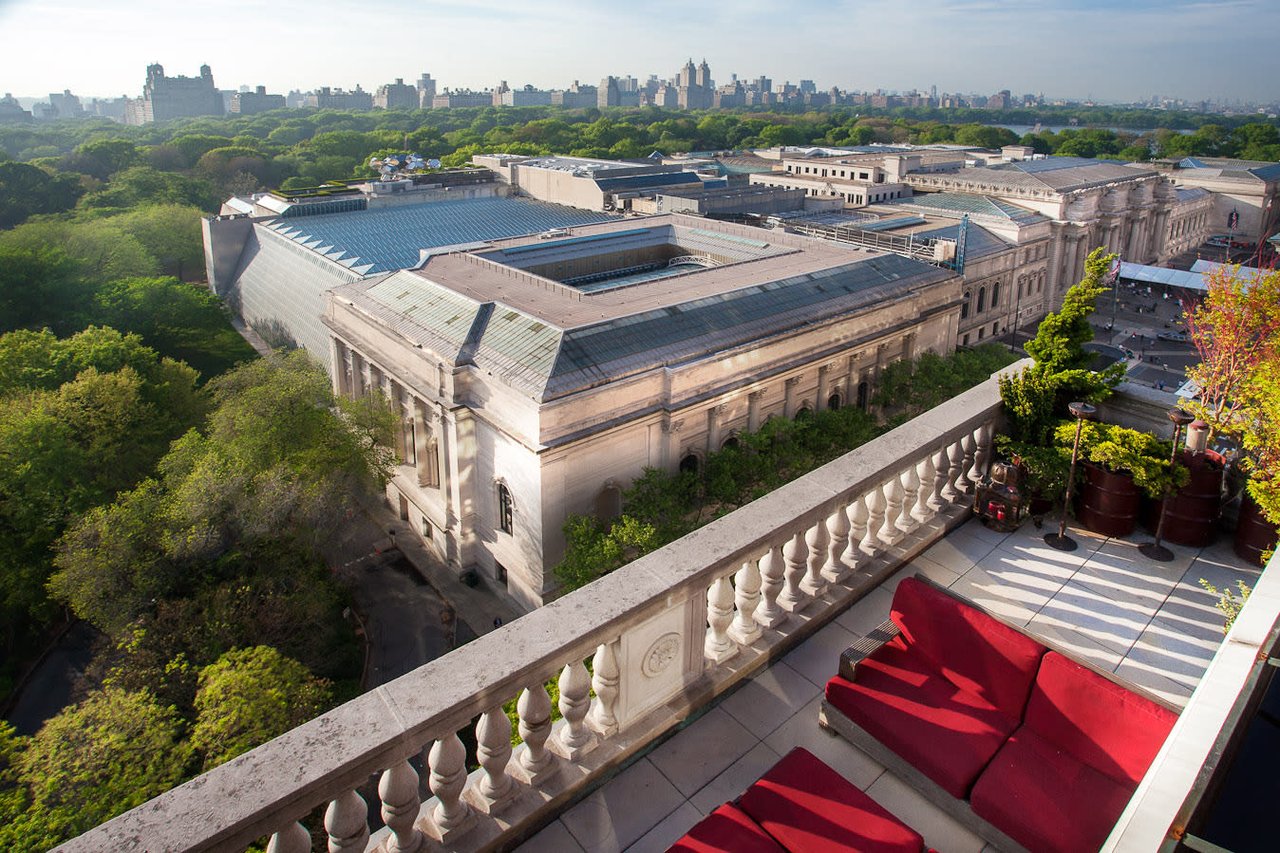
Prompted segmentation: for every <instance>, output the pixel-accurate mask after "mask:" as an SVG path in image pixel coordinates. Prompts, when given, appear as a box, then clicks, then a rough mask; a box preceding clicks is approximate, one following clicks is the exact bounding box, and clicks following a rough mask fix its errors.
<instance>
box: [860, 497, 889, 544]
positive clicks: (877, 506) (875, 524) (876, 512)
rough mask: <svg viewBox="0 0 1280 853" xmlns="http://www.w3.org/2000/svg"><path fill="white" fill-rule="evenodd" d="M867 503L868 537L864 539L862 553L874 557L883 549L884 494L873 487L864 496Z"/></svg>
mask: <svg viewBox="0 0 1280 853" xmlns="http://www.w3.org/2000/svg"><path fill="white" fill-rule="evenodd" d="M864 499H865V500H866V502H867V535H866V536H864V537H862V545H861V546H860V547H861V548H862V553H864V554H866V555H867V556H868V557H874V556H876V555H877V554H879V553H880V551H881V550H882V549H883V547H884V546H883V545H881V543H880V528H881V527H883V526H884V508H885V500H884V492H883V490H882V489H881V488H880V487H879V486H872V487H871V490H870V491H868V492H867V493H866V495H864Z"/></svg>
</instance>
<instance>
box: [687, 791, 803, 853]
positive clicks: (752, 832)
mask: <svg viewBox="0 0 1280 853" xmlns="http://www.w3.org/2000/svg"><path fill="white" fill-rule="evenodd" d="M669 850H670V853H783V848H782V847H780V846H778V842H776V841H774V840H773V837H772V836H770V835H769V833H767V832H765V831H764V830H763V829H761V828H760V827H759V826H758V825H757V824H756V822H755V821H753V820H752V819H751V818H749V817H748V816H747V815H746V814H744V813H743V812H742V811H741V810H740V809H738V808H737V807H735V806H734V805H733V803H725V804H724V805H723V806H721V807H720V808H718V809H716V810H715V811H713V812H712V813H711V814H709V815H707V816H706V817H704V818H703V819H702V820H701V821H699V822H698V823H697V824H696V825H695V826H694V827H693V829H691V830H689V832H688V833H687V834H686V835H685V836H684V837H683V838H681V839H680V840H679V841H677V842H676V843H675V844H672V845H671V847H670V848H669Z"/></svg>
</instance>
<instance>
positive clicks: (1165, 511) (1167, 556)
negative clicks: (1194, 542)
mask: <svg viewBox="0 0 1280 853" xmlns="http://www.w3.org/2000/svg"><path fill="white" fill-rule="evenodd" d="M1169 420H1171V421H1173V452H1172V453H1171V454H1170V455H1169V484H1168V485H1167V486H1165V488H1164V501H1163V502H1162V503H1161V505H1160V521H1159V523H1158V524H1156V541H1154V542H1143V543H1142V544H1141V545H1139V546H1138V550H1139V551H1141V552H1142V556H1144V557H1146V558H1147V559H1149V560H1155V561H1156V562H1158V563H1167V562H1169V561H1170V560H1172V559H1173V552H1172V551H1170V550H1169V549H1168V548H1166V547H1164V546H1163V545H1161V544H1160V539H1161V537H1162V536H1164V523H1165V520H1166V519H1167V518H1168V517H1169V504H1170V503H1172V501H1171V500H1170V498H1171V497H1172V496H1173V470H1174V466H1175V465H1176V464H1177V463H1178V444H1179V442H1180V441H1181V439H1182V428H1183V427H1184V426H1186V425H1187V424H1189V423H1191V422H1192V421H1193V420H1195V417H1194V416H1193V415H1190V414H1187V413H1186V412H1184V411H1183V410H1182V409H1178V408H1173V409H1170V410H1169Z"/></svg>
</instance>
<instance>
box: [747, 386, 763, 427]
mask: <svg viewBox="0 0 1280 853" xmlns="http://www.w3.org/2000/svg"><path fill="white" fill-rule="evenodd" d="M763 393H764V392H763V391H752V392H751V393H750V394H748V395H747V432H755V431H756V430H758V429H760V395H761V394H763Z"/></svg>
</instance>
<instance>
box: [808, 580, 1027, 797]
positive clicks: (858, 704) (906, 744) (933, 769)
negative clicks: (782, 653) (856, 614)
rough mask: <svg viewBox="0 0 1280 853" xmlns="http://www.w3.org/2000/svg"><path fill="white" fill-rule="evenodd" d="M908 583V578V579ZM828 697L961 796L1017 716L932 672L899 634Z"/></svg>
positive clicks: (834, 683)
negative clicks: (850, 679)
mask: <svg viewBox="0 0 1280 853" xmlns="http://www.w3.org/2000/svg"><path fill="white" fill-rule="evenodd" d="M903 583H906V581H903ZM854 679H855V680H854V681H847V680H845V679H843V678H840V677H839V676H837V677H835V678H833V679H831V680H830V681H828V682H827V690H826V696H827V701H828V702H830V703H831V704H832V706H834V707H835V708H836V709H837V710H839V711H840V712H841V713H843V714H844V715H845V716H846V717H848V718H849V719H850V720H852V721H853V722H855V723H857V724H858V725H859V726H861V727H862V728H863V729H864V730H866V732H867V733H868V734H870V735H871V736H872V737H874V738H875V739H876V740H878V741H880V742H881V743H883V744H884V745H885V746H887V747H889V748H890V749H892V750H893V751H894V752H896V753H898V755H900V756H902V757H903V758H904V759H906V761H907V762H908V763H910V764H911V765H913V766H914V767H915V768H916V769H918V770H919V771H920V772H922V773H923V774H924V775H926V776H928V777H929V778H930V779H932V780H933V781H935V782H937V783H938V784H939V785H941V786H942V787H943V789H945V790H946V791H947V792H948V793H950V794H951V795H952V796H953V797H958V798H961V799H963V798H964V797H965V796H966V795H967V794H968V793H969V788H970V787H971V786H972V785H973V781H974V780H975V779H977V778H978V774H979V773H981V772H982V768H983V767H985V766H986V764H987V762H988V761H990V760H991V756H993V755H995V754H996V750H998V749H999V748H1000V745H1001V744H1002V743H1004V741H1005V738H1007V737H1008V736H1009V735H1010V733H1012V732H1013V730H1014V729H1016V728H1017V727H1018V723H1019V720H1018V719H1017V718H1016V717H1011V716H1009V715H1007V714H1005V713H1004V712H1002V711H1001V710H1000V709H998V708H996V707H994V706H993V705H992V704H991V703H990V702H988V701H987V700H985V699H984V698H983V697H982V696H980V695H978V694H976V693H969V692H968V691H965V690H962V689H960V688H958V687H957V686H956V685H955V684H953V683H952V682H950V681H948V680H947V679H945V678H942V677H940V676H938V675H937V674H935V673H934V671H933V663H932V661H930V660H927V659H924V658H922V657H921V656H920V655H918V654H915V653H914V651H913V650H910V649H908V648H907V647H906V645H905V643H904V642H903V639H902V637H897V638H895V639H894V640H893V641H892V642H889V643H886V644H885V645H883V646H881V647H880V648H879V649H877V650H876V651H875V652H873V653H872V654H871V656H869V657H867V658H864V659H863V660H862V661H861V662H860V663H859V664H858V666H857V668H856V670H855V671H854Z"/></svg>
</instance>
